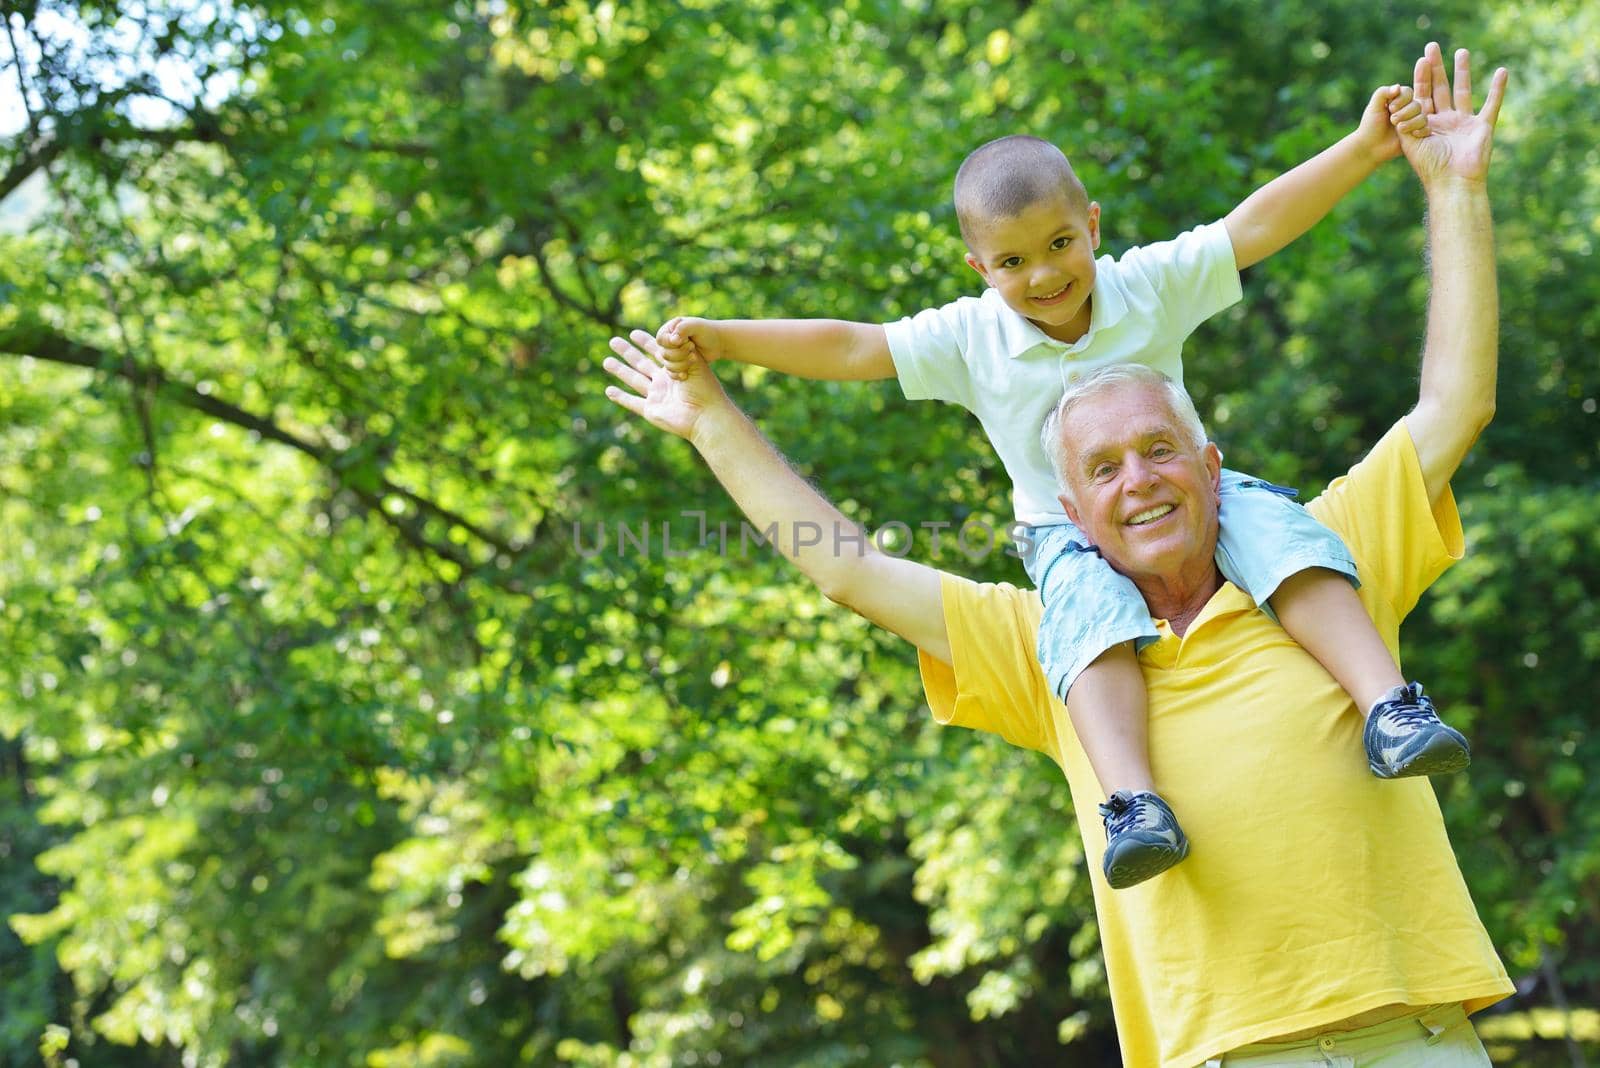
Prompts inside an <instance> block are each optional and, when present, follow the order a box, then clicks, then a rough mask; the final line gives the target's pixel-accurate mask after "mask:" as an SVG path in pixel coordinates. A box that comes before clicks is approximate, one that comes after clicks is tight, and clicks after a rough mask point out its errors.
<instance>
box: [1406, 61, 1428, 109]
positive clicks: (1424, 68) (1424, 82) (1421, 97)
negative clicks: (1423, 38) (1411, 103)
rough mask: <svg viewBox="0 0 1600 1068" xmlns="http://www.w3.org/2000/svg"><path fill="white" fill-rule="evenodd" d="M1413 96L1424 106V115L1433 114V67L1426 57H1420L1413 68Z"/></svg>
mask: <svg viewBox="0 0 1600 1068" xmlns="http://www.w3.org/2000/svg"><path fill="white" fill-rule="evenodd" d="M1411 95H1412V96H1414V97H1415V98H1416V99H1417V101H1418V102H1419V103H1420V104H1421V105H1422V113H1423V114H1424V115H1428V114H1431V113H1432V112H1433V65H1432V64H1431V63H1429V62H1428V57H1427V56H1426V55H1421V56H1418V57H1417V62H1416V65H1415V66H1413V67H1412V68H1411Z"/></svg>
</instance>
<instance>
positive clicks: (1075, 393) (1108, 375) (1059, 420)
mask: <svg viewBox="0 0 1600 1068" xmlns="http://www.w3.org/2000/svg"><path fill="white" fill-rule="evenodd" d="M1127 385H1139V386H1149V387H1151V388H1154V389H1155V390H1156V391H1157V392H1159V393H1161V394H1162V396H1163V397H1165V398H1166V401H1167V408H1168V409H1169V410H1170V411H1171V412H1172V417H1173V418H1174V419H1175V420H1177V423H1178V425H1177V426H1176V427H1175V428H1174V429H1176V430H1178V431H1179V432H1180V433H1182V434H1183V436H1184V438H1185V439H1186V440H1185V441H1184V442H1183V444H1184V445H1187V446H1188V447H1189V448H1191V449H1195V450H1197V451H1198V450H1199V449H1202V448H1204V447H1205V445H1206V443H1207V442H1208V441H1210V440H1211V439H1210V436H1209V435H1208V434H1206V427H1205V424H1204V423H1203V422H1201V421H1200V413H1199V412H1197V411H1195V407H1194V400H1193V398H1191V397H1190V396H1189V391H1188V390H1186V389H1184V388H1183V386H1181V385H1179V384H1178V383H1177V382H1174V381H1173V380H1172V379H1171V378H1169V377H1168V376H1167V375H1165V374H1163V373H1161V372H1160V371H1157V370H1156V369H1155V368H1154V367H1148V366H1146V365H1144V364H1142V363H1113V364H1108V365H1107V366H1105V367H1100V368H1097V369H1095V370H1093V371H1090V372H1089V373H1088V374H1086V375H1084V376H1083V378H1081V379H1079V380H1078V381H1077V382H1075V383H1074V384H1073V385H1071V386H1069V387H1068V388H1067V391H1066V392H1065V393H1063V394H1062V395H1061V400H1060V401H1058V402H1057V403H1056V406H1055V408H1054V409H1052V410H1051V412H1050V414H1049V415H1048V416H1046V417H1045V420H1044V426H1042V427H1040V428H1039V443H1040V444H1041V445H1043V446H1044V454H1045V456H1047V457H1048V458H1049V459H1050V470H1051V471H1053V472H1054V473H1055V476H1056V485H1057V486H1059V487H1060V488H1061V492H1062V493H1064V494H1066V495H1067V498H1068V499H1069V500H1070V499H1072V498H1073V492H1072V485H1071V483H1070V482H1069V481H1068V480H1067V474H1068V471H1067V465H1068V464H1069V463H1071V461H1072V457H1071V456H1070V454H1069V450H1068V448H1067V442H1066V439H1065V438H1063V437H1062V435H1061V427H1062V424H1063V423H1065V422H1066V418H1067V414H1068V413H1069V412H1071V411H1072V409H1074V408H1076V407H1077V406H1078V405H1079V404H1081V403H1083V402H1084V401H1086V400H1088V399H1090V398H1091V397H1094V396H1097V395H1098V394H1101V393H1104V392H1106V391H1107V390H1111V389H1116V388H1118V387H1120V386H1127Z"/></svg>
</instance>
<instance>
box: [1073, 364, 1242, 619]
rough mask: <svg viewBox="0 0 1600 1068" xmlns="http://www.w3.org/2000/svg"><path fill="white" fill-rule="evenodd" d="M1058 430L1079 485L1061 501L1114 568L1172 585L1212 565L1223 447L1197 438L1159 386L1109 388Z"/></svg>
mask: <svg viewBox="0 0 1600 1068" xmlns="http://www.w3.org/2000/svg"><path fill="white" fill-rule="evenodd" d="M1059 431H1060V433H1061V435H1062V439H1063V440H1064V441H1066V442H1067V465H1066V471H1065V476H1066V482H1067V488H1068V489H1069V490H1070V491H1071V492H1070V493H1067V494H1063V495H1062V497H1061V503H1062V505H1063V506H1064V507H1065V508H1066V510H1067V516H1068V518H1070V519H1071V520H1072V521H1073V522H1074V523H1076V524H1077V525H1078V528H1079V529H1080V530H1082V531H1083V532H1084V534H1085V535H1087V536H1088V538H1089V540H1090V541H1092V542H1093V543H1094V545H1095V546H1096V547H1097V548H1098V549H1099V550H1100V554H1101V555H1102V556H1104V557H1105V558H1106V560H1107V561H1108V562H1109V563H1110V564H1111V566H1112V567H1114V568H1116V569H1117V570H1118V571H1120V572H1122V573H1123V574H1125V575H1127V576H1128V577H1129V578H1131V579H1133V580H1134V582H1135V583H1139V582H1140V581H1141V580H1147V581H1152V582H1155V583H1159V584H1161V585H1162V586H1165V587H1169V588H1170V587H1174V586H1176V587H1180V588H1181V587H1186V586H1188V585H1190V584H1191V583H1197V582H1199V581H1202V578H1201V577H1202V576H1210V575H1211V574H1212V573H1213V572H1212V568H1213V567H1214V565H1213V563H1212V560H1213V557H1214V556H1215V554H1216V547H1217V505H1218V496H1217V488H1218V485H1219V484H1220V479H1221V474H1222V455H1221V453H1219V452H1218V451H1217V447H1216V446H1215V445H1212V444H1210V443H1209V442H1205V443H1200V444H1197V443H1195V442H1193V441H1192V440H1190V433H1189V431H1187V430H1186V429H1185V428H1184V425H1183V423H1182V422H1181V421H1180V420H1179V419H1178V418H1177V416H1175V415H1174V414H1173V412H1172V407H1171V405H1170V404H1169V403H1168V401H1167V398H1166V395H1165V393H1164V391H1163V390H1162V389H1161V387H1160V386H1158V385H1154V384H1147V383H1138V382H1129V383H1123V384H1120V385H1116V386H1111V387H1107V388H1106V389H1105V390H1103V391H1101V392H1098V393H1095V394H1093V395H1092V396H1089V397H1085V398H1084V399H1083V400H1082V401H1081V402H1080V403H1078V404H1076V405H1074V406H1073V407H1072V408H1071V409H1070V410H1069V411H1068V412H1067V414H1066V416H1065V418H1064V419H1063V420H1062V425H1061V426H1060V427H1059Z"/></svg>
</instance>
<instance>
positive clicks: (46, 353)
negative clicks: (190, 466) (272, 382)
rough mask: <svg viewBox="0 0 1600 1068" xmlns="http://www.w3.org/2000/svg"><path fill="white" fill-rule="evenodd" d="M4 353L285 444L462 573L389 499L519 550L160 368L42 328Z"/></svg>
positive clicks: (13, 339)
mask: <svg viewBox="0 0 1600 1068" xmlns="http://www.w3.org/2000/svg"><path fill="white" fill-rule="evenodd" d="M0 352H10V353H15V354H18V355H23V356H31V357H33V358H34V359H38V360H46V361H49V362H51V363H61V364H67V365H69V366H73V367H86V368H89V369H91V370H96V371H103V372H105V373H107V374H110V375H114V376H116V377H118V378H121V379H124V380H125V381H127V382H129V383H130V384H132V385H135V386H140V387H143V388H146V389H150V390H152V391H154V392H158V393H160V394H162V395H163V396H166V397H169V398H171V399H172V400H174V401H176V402H177V403H179V404H181V405H183V406H184V407H186V408H192V409H194V410H195V411H198V412H204V413H205V414H206V415H209V416H211V417H213V418H215V419H219V420H221V421H223V422H225V423H229V424H232V425H233V426H237V427H242V428H243V429H245V430H250V431H253V432H255V433H257V434H259V435H261V437H262V438H264V439H266V440H268V441H275V442H277V443H278V444H280V445H286V446H288V447H289V448H291V449H294V450H295V451H296V452H299V453H302V454H304V455H305V456H308V457H310V458H311V459H312V460H314V461H315V462H316V463H317V464H318V465H319V466H321V467H323V468H324V469H326V470H327V471H329V472H330V473H331V474H333V476H334V477H335V478H336V479H338V480H339V482H340V483H341V484H343V485H344V486H345V488H347V489H348V490H350V491H351V492H352V493H354V494H355V495H356V497H357V498H358V499H360V500H361V502H362V503H363V504H365V505H366V506H367V507H369V508H371V509H373V510H374V511H376V512H377V513H378V515H380V516H381V517H382V518H383V520H384V522H386V523H388V524H389V525H390V526H392V527H394V528H395V530H396V531H397V532H399V534H400V536H401V537H402V538H404V539H405V540H406V541H407V542H409V543H411V544H412V545H414V546H416V547H417V548H419V549H423V550H425V551H427V552H430V553H433V554H434V555H436V556H442V557H444V558H445V559H448V560H451V561H453V562H455V563H456V564H459V565H460V566H461V567H462V568H464V569H473V568H474V567H475V566H476V565H475V564H474V562H473V561H472V560H471V559H470V558H468V557H463V556H462V555H461V554H460V553H459V552H457V551H456V550H455V549H453V548H452V547H451V546H449V545H448V544H440V543H438V542H436V541H432V540H430V539H428V538H427V537H426V536H425V535H424V534H423V533H422V530H421V524H420V523H419V522H418V521H417V520H416V519H414V518H407V517H406V516H397V515H392V514H390V512H389V511H388V509H386V508H384V507H383V498H384V497H385V496H388V495H393V496H395V497H399V498H400V499H401V500H404V501H406V502H407V503H409V504H410V505H412V507H413V508H415V509H416V511H417V512H418V513H421V514H423V515H427V516H431V517H433V518H435V519H439V520H442V521H444V522H446V523H450V524H454V525H456V526H459V527H461V528H462V529H463V530H465V531H467V532H468V533H470V534H472V535H473V537H475V538H477V539H478V540H479V541H481V542H483V543H484V544H485V545H487V546H489V547H491V548H493V549H494V550H496V551H497V552H500V553H505V554H507V555H513V556H514V555H516V552H517V550H516V549H515V548H513V547H512V546H511V545H510V543H508V542H507V541H506V540H505V539H504V538H501V537H500V536H499V535H497V534H494V533H493V532H491V531H488V530H485V529H484V528H482V527H480V526H478V525H477V524H476V523H473V522H472V521H471V520H469V519H467V518H465V517H464V516H461V515H458V514H457V513H455V512H453V511H451V510H450V509H448V508H445V507H444V506H442V505H440V504H438V503H436V502H434V501H432V500H429V499H428V498H426V497H423V496H421V495H420V494H417V493H415V492H413V491H412V490H409V489H406V488H405V487H403V486H398V485H396V484H395V483H393V482H391V481H389V479H388V478H386V477H385V476H383V475H382V474H379V475H378V477H377V487H378V489H377V492H374V491H372V490H365V489H362V488H361V487H359V486H356V485H354V484H352V483H351V482H350V481H349V480H348V479H347V478H346V477H345V476H344V475H343V474H342V471H343V465H341V463H340V461H341V460H342V459H343V458H344V456H345V453H344V452H341V451H339V450H335V449H330V448H328V447H327V446H325V445H320V444H318V443H317V442H314V441H309V440H307V439H305V438H302V437H300V436H298V435H296V434H294V433H292V432H291V431H289V430H286V429H284V428H283V427H281V426H279V425H278V424H276V423H274V422H272V421H271V420H270V419H267V418H264V417H262V416H259V415H256V414H254V413H252V412H248V411H245V410H244V409H243V408H240V407H238V406H237V405H234V404H230V403H229V402H227V401H225V400H222V399H221V398H220V397H213V396H211V395H209V394H206V393H201V392H200V391H199V390H197V389H195V388H194V387H193V386H191V385H189V384H188V383H185V382H177V381H174V380H173V379H171V378H170V377H168V376H167V374H166V373H165V372H164V371H161V370H160V369H159V368H152V367H142V366H139V365H138V364H131V363H127V362H123V361H119V360H117V359H116V358H115V357H113V356H111V355H110V354H109V353H106V352H103V351H101V350H100V349H97V348H95V347H93V346H91V345H83V344H79V343H78V342H75V341H73V340H72V339H70V338H68V337H65V336H63V335H61V334H59V333H56V332H55V331H54V330H51V329H50V328H49V327H46V326H44V325H43V324H40V323H19V324H17V325H16V326H13V327H11V328H10V329H9V330H0Z"/></svg>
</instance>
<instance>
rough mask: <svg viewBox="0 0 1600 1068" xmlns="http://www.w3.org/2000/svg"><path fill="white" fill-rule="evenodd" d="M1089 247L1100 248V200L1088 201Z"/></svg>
mask: <svg viewBox="0 0 1600 1068" xmlns="http://www.w3.org/2000/svg"><path fill="white" fill-rule="evenodd" d="M1089 247H1090V248H1092V249H1096V250H1098V249H1099V248H1100V202H1099V201H1098V200H1091V201H1089Z"/></svg>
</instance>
